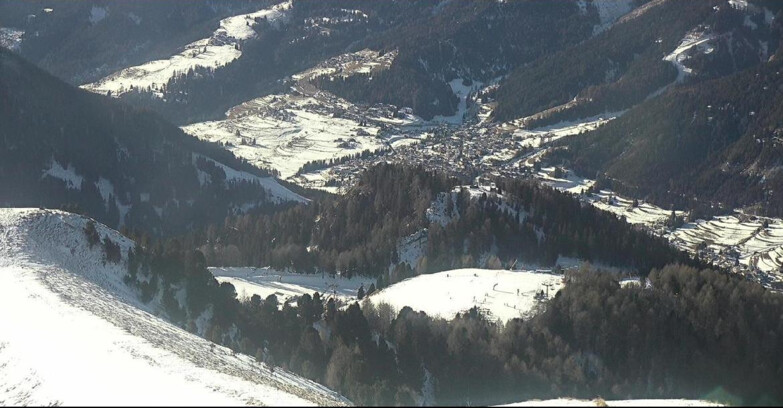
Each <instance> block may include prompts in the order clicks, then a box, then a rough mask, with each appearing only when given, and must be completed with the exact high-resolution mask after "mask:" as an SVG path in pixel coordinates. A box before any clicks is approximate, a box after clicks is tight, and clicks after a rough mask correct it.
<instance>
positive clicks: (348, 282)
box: [209, 267, 375, 304]
mask: <svg viewBox="0 0 783 408" xmlns="http://www.w3.org/2000/svg"><path fill="white" fill-rule="evenodd" d="M209 270H210V272H212V275H214V276H215V279H217V280H218V281H219V282H221V283H222V282H229V283H231V284H232V285H234V288H235V289H236V291H237V295H238V297H239V298H240V299H242V298H249V297H251V296H253V295H255V294H257V295H259V296H261V299H265V298H266V297H267V296H269V295H276V296H277V300H278V301H279V302H280V303H281V304H282V303H284V302H285V301H287V300H289V299H293V298H295V297H299V296H302V295H304V294H308V295H311V296H312V294H313V292H318V293H320V294H321V295H326V296H335V297H337V299H339V300H341V301H343V302H351V301H355V300H356V294H357V293H358V291H359V287H360V286H362V285H364V290H365V291H366V290H367V288H369V287H370V284H372V283H374V282H375V279H372V278H367V277H363V276H355V277H352V278H342V277H339V276H334V277H332V276H329V275H322V274H320V273H316V274H303V273H292V272H281V271H277V270H275V269H271V268H269V267H264V268H255V267H215V268H209Z"/></svg>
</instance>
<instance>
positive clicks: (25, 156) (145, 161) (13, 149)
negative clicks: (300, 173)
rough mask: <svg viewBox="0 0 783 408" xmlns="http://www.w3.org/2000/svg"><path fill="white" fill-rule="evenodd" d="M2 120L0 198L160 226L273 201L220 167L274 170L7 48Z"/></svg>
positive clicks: (0, 87)
mask: <svg viewBox="0 0 783 408" xmlns="http://www.w3.org/2000/svg"><path fill="white" fill-rule="evenodd" d="M0 121H2V126H0V203H2V204H3V205H7V206H17V207H24V206H28V207H49V208H61V207H67V208H68V209H69V210H72V211H77V212H82V213H86V214H89V215H90V216H92V217H94V218H96V219H97V220H99V221H100V222H102V223H105V224H106V225H109V226H110V227H114V228H117V227H118V226H119V225H124V226H126V227H129V228H140V229H143V230H146V231H147V232H149V233H153V234H173V233H183V232H184V231H186V230H188V229H190V228H192V227H194V226H200V225H206V224H209V223H218V222H221V221H222V220H223V219H224V218H225V217H226V216H228V215H231V214H235V213H236V212H237V208H238V207H240V206H242V205H244V204H256V205H257V206H258V207H260V208H266V209H271V208H272V207H274V205H273V204H272V202H271V201H270V200H269V198H270V197H269V193H268V192H267V190H265V189H264V188H262V186H261V185H260V184H259V183H258V182H250V181H240V180H231V179H227V177H226V174H225V171H224V169H223V167H222V166H229V167H231V168H233V169H235V170H241V171H244V172H247V173H249V174H251V175H255V176H258V177H270V176H273V175H274V174H275V172H274V171H273V170H264V169H259V168H257V167H254V166H252V165H250V164H249V163H247V162H245V161H244V160H240V159H237V158H236V157H234V156H233V154H232V153H230V152H228V151H227V150H225V149H223V148H222V147H221V146H218V145H214V144H210V143H205V142H202V141H199V140H197V139H195V138H193V137H191V136H188V135H186V134H184V133H183V132H182V131H181V130H180V129H179V128H177V127H176V126H173V125H171V124H170V123H168V122H166V121H165V120H163V119H162V118H160V117H159V116H157V115H156V114H154V113H152V112H149V111H143V110H138V109H135V108H131V107H129V106H127V105H125V104H122V103H119V102H117V101H114V100H111V99H109V98H106V97H104V96H100V95H95V94H91V93H88V92H86V91H82V90H80V89H76V88H73V87H71V86H70V85H67V84H65V83H64V82H61V81H59V80H58V79H56V78H55V77H53V76H51V75H50V74H47V73H45V72H43V71H42V70H40V69H39V68H37V67H35V66H34V65H32V64H30V63H28V62H26V61H24V60H23V59H21V58H19V57H18V56H17V55H15V54H13V53H11V52H9V51H6V50H5V49H0ZM59 169H62V170H59ZM64 179H65V180H64ZM66 180H69V181H66ZM172 186H173V187H172Z"/></svg>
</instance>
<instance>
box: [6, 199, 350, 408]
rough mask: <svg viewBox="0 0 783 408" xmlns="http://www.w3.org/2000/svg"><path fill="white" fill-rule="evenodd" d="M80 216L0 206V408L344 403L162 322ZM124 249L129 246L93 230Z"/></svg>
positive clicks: (153, 304) (107, 232)
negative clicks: (106, 257)
mask: <svg viewBox="0 0 783 408" xmlns="http://www.w3.org/2000/svg"><path fill="white" fill-rule="evenodd" d="M86 222H87V219H86V218H83V217H81V216H78V215H73V214H68V213H64V212H60V211H50V210H37V209H0V305H1V306H2V307H3V309H4V310H5V311H6V312H5V313H4V317H3V319H0V384H2V385H3V386H2V387H0V405H55V404H56V405H61V404H62V405H239V404H242V405H245V404H253V405H341V404H347V403H348V401H346V400H345V399H343V398H341V397H340V396H339V395H337V394H336V393H334V392H331V391H329V390H327V389H325V388H324V387H322V386H320V385H318V384H315V383H313V382H311V381H308V380H305V379H302V378H300V377H297V376H294V375H292V374H290V373H287V372H285V371H284V370H281V369H278V370H275V372H274V374H271V373H270V371H269V370H268V368H266V367H265V366H264V365H262V364H260V363H257V362H255V360H254V359H253V358H251V357H249V356H245V355H241V354H234V353H232V352H231V351H230V350H229V349H227V348H224V347H221V346H215V345H214V344H213V343H210V342H208V341H206V340H204V339H202V338H200V337H197V336H196V335H194V334H191V333H189V332H186V331H184V330H182V329H180V328H178V327H176V326H174V325H172V324H170V323H168V322H166V321H164V320H162V319H161V318H159V317H156V316H155V314H154V313H156V311H157V310H159V309H158V306H159V300H153V302H151V303H150V304H148V305H143V304H141V303H140V302H139V301H138V300H137V299H138V298H137V296H136V294H135V293H134V292H133V290H132V289H130V288H128V287H127V286H125V285H124V284H123V283H122V276H123V275H124V273H125V272H124V269H125V267H124V265H123V264H124V262H126V261H127V260H126V259H123V260H122V261H121V262H120V263H119V264H116V265H115V264H111V263H106V264H105V265H104V261H103V254H102V249H101V248H100V246H96V247H94V248H92V249H91V248H90V247H89V246H88V244H87V242H86V238H85V236H84V233H83V231H82V229H83V228H84V226H85V224H86ZM97 229H98V232H99V233H100V234H101V236H109V237H110V238H111V239H112V240H113V241H115V242H117V243H118V244H119V245H120V248H121V250H122V252H123V253H126V251H127V249H128V247H130V246H131V245H132V242H131V241H130V240H127V239H125V238H123V237H122V236H120V235H119V234H118V233H117V232H116V231H113V230H110V229H108V228H106V227H104V226H102V225H100V224H98V225H97Z"/></svg>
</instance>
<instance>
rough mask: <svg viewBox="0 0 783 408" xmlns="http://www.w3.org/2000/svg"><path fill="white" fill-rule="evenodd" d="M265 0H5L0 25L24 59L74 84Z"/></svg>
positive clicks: (162, 49) (155, 53)
mask: <svg viewBox="0 0 783 408" xmlns="http://www.w3.org/2000/svg"><path fill="white" fill-rule="evenodd" d="M268 3H269V1H266V0H250V1H236V2H221V1H209V0H196V1H165V2H160V1H155V0H141V1H131V2H117V1H103V0H93V1H77V2H71V1H46V0H34V1H13V0H11V1H0V27H4V28H6V29H13V30H15V31H16V32H19V33H20V35H19V38H18V43H17V45H18V47H17V49H18V51H19V52H20V53H21V54H22V56H24V57H25V58H26V59H28V60H30V61H32V62H34V63H35V64H37V65H39V66H41V67H43V68H44V69H46V70H48V71H50V72H51V73H53V74H54V75H56V76H58V77H59V78H62V79H63V80H65V81H66V82H69V83H71V84H73V85H79V84H82V83H84V82H91V81H94V80H97V79H99V78H101V77H103V76H106V75H108V74H110V73H111V72H113V71H115V70H118V69H121V68H125V67H127V66H131V65H135V64H140V63H143V62H146V61H149V60H153V59H157V58H161V57H163V56H166V55H170V54H171V53H175V52H176V51H177V50H178V49H179V48H180V47H181V46H182V45H184V44H188V43H190V42H192V41H195V40H197V39H199V38H202V36H204V35H205V34H207V33H209V32H210V31H212V30H213V29H214V28H216V27H217V26H218V21H219V20H220V19H221V18H224V17H227V16H230V15H234V14H240V13H242V12H246V10H252V9H255V8H262V7H264V6H265V5H266V4H268ZM0 31H1V29H0ZM0 38H2V34H0ZM0 44H2V42H0Z"/></svg>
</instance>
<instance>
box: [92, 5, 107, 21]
mask: <svg viewBox="0 0 783 408" xmlns="http://www.w3.org/2000/svg"><path fill="white" fill-rule="evenodd" d="M108 15H109V11H108V10H106V8H105V7H98V6H92V8H91V9H90V24H92V25H95V24H98V23H99V22H101V21H102V20H103V19H105V18H106V16H108Z"/></svg>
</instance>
